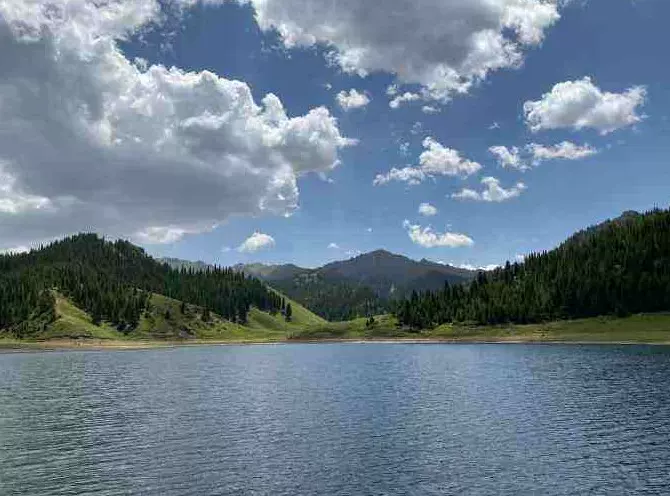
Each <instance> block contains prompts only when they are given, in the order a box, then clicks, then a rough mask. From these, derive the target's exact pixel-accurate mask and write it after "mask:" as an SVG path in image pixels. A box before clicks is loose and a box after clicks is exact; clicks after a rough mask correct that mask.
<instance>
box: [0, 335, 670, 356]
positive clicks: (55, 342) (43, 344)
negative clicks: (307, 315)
mask: <svg viewBox="0 0 670 496" xmlns="http://www.w3.org/2000/svg"><path fill="white" fill-rule="evenodd" d="M344 343H348V344H482V345H483V344H510V345H515V344H538V345H609V346H612V345H616V346H634V345H638V346H670V341H631V340H560V339H538V338H537V336H533V337H531V336H529V337H528V338H527V339H526V338H524V337H521V336H515V337H514V338H505V337H501V338H496V337H493V336H489V337H481V338H472V337H471V338H438V337H426V338H409V337H408V338H405V337H399V338H388V337H387V338H384V337H371V338H324V339H279V340H224V341H221V340H218V341H217V340H193V341H157V340H145V341H141V340H137V341H134V340H128V341H121V340H103V339H52V340H45V341H20V340H6V341H5V342H3V340H1V339H0V353H12V352H30V351H42V352H47V351H76V350H84V351H114V350H117V351H131V350H148V349H174V348H184V347H192V346H261V345H287V344H344Z"/></svg>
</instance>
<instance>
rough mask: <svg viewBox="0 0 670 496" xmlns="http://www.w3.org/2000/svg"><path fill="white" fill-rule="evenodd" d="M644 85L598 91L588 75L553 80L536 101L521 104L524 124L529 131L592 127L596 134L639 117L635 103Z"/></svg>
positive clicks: (641, 98)
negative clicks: (572, 79) (620, 89)
mask: <svg viewBox="0 0 670 496" xmlns="http://www.w3.org/2000/svg"><path fill="white" fill-rule="evenodd" d="M646 95H647V92H646V89H645V87H644V86H634V87H632V88H630V89H628V90H626V91H624V92H623V93H609V92H605V91H602V90H601V89H600V88H598V87H597V86H596V85H594V84H593V82H592V81H591V78H588V77H585V78H583V79H580V80H577V81H566V82H563V83H558V84H556V85H555V86H554V87H553V88H552V89H551V91H550V92H549V93H545V94H544V95H542V98H541V99H540V100H537V101H527V102H526V103H525V104H524V107H523V108H524V114H525V118H526V124H527V126H528V127H529V128H530V130H531V131H533V132H537V131H542V130H546V129H560V128H572V129H576V130H579V129H584V128H592V129H596V130H597V131H599V132H600V134H608V133H611V132H613V131H616V130H617V129H621V128H624V127H628V126H631V125H633V124H636V123H638V122H640V121H641V120H642V119H643V116H641V115H640V114H639V113H638V111H639V109H638V107H640V106H641V105H643V104H644V102H645V99H646Z"/></svg>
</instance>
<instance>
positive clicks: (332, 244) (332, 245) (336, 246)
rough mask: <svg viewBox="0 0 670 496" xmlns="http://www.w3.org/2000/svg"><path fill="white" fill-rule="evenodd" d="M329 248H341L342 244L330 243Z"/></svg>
mask: <svg viewBox="0 0 670 496" xmlns="http://www.w3.org/2000/svg"><path fill="white" fill-rule="evenodd" d="M328 249H329V250H339V249H340V245H338V244H337V243H330V244H329V245H328Z"/></svg>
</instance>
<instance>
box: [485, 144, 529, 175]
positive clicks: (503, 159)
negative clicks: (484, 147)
mask: <svg viewBox="0 0 670 496" xmlns="http://www.w3.org/2000/svg"><path fill="white" fill-rule="evenodd" d="M489 152H491V153H492V154H493V155H495V157H496V159H497V161H498V164H500V166H501V167H504V168H512V169H519V170H524V169H527V168H528V166H527V165H526V164H524V163H523V161H522V160H521V156H520V154H519V149H518V148H517V147H516V146H513V147H511V148H507V147H506V146H492V147H491V148H489Z"/></svg>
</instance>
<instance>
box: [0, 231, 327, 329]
mask: <svg viewBox="0 0 670 496" xmlns="http://www.w3.org/2000/svg"><path fill="white" fill-rule="evenodd" d="M63 302H66V304H64V303H63ZM166 302H172V303H166ZM289 303H291V307H292V309H293V307H294V306H295V307H296V308H295V311H294V314H295V315H296V316H297V317H299V318H303V317H305V319H307V320H310V319H308V318H307V317H308V315H307V311H306V310H305V311H304V312H303V311H302V310H304V309H300V308H297V306H296V305H295V304H294V303H292V302H290V301H287V299H286V298H285V297H284V296H283V295H281V294H279V293H277V292H276V291H275V290H273V289H270V288H269V287H268V286H267V285H266V284H265V283H264V282H262V281H260V280H259V279H257V278H254V277H250V276H247V275H245V274H243V273H241V272H239V271H236V270H234V269H231V268H222V267H211V268H209V270H206V271H204V270H196V271H183V270H177V269H174V268H172V267H170V266H169V265H167V264H164V263H161V262H159V261H157V260H155V259H153V258H152V257H150V256H149V255H147V254H146V253H145V252H144V250H143V249H141V248H139V247H137V246H134V245H133V244H131V243H129V242H127V241H122V240H119V241H114V242H110V241H107V240H105V239H103V238H100V237H98V236H97V235H95V234H79V235H76V236H71V237H68V238H65V239H63V240H60V241H57V242H54V243H51V244H49V245H47V246H43V247H41V248H40V249H38V250H33V251H31V252H29V253H24V254H7V255H0V333H2V332H4V333H9V334H13V335H14V336H17V337H35V336H38V335H42V334H44V333H46V332H48V330H49V329H52V330H53V328H54V325H56V324H57V323H59V322H60V323H61V324H62V323H63V322H66V323H67V322H69V321H68V318H69V317H68V316H72V315H75V314H76V315H79V316H81V315H87V316H88V319H89V322H88V324H87V325H89V324H90V325H89V327H87V328H88V329H97V330H98V331H97V332H102V331H100V329H102V330H105V329H106V330H108V331H109V332H117V333H118V332H122V333H123V334H124V335H131V336H136V335H138V333H140V334H141V332H142V329H145V330H146V329H154V330H156V332H158V333H159V337H161V336H162V335H164V334H166V333H167V330H169V331H170V332H169V333H168V334H170V335H171V336H172V337H176V336H179V335H182V334H183V335H184V336H191V337H195V336H196V334H195V331H196V330H198V329H200V330H201V331H202V332H205V331H207V332H210V331H212V329H211V328H212V326H213V327H214V328H217V329H218V328H222V327H221V326H220V325H218V324H217V325H215V324H216V323H224V322H227V323H229V324H230V325H237V326H242V327H244V326H246V325H247V324H248V323H249V316H250V313H254V315H256V317H259V318H260V317H261V314H264V315H267V316H268V318H267V319H265V320H266V321H268V322H275V321H276V320H277V319H278V320H281V319H282V317H281V314H283V313H284V312H285V311H288V307H289ZM63 308H66V309H67V308H75V309H77V312H67V311H65V312H64V311H62V309H63ZM309 315H312V314H309ZM312 316H313V315H312ZM66 317H67V318H66ZM70 320H71V324H72V326H70V327H73V326H74V322H75V321H77V322H80V323H81V322H82V319H81V318H78V317H77V318H74V319H70ZM84 320H85V319H84ZM287 320H288V319H287ZM311 320H313V321H315V322H319V321H322V319H319V318H318V317H316V316H313V319H311ZM196 321H197V322H198V324H197V325H195V322H196ZM273 325H275V324H273ZM65 327H66V328H67V327H68V326H67V325H66V326H65ZM74 327H76V326H74ZM224 327H225V326H224ZM275 327H276V325H275ZM161 329H162V330H161ZM203 329H204V330H203ZM191 331H193V332H191Z"/></svg>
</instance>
